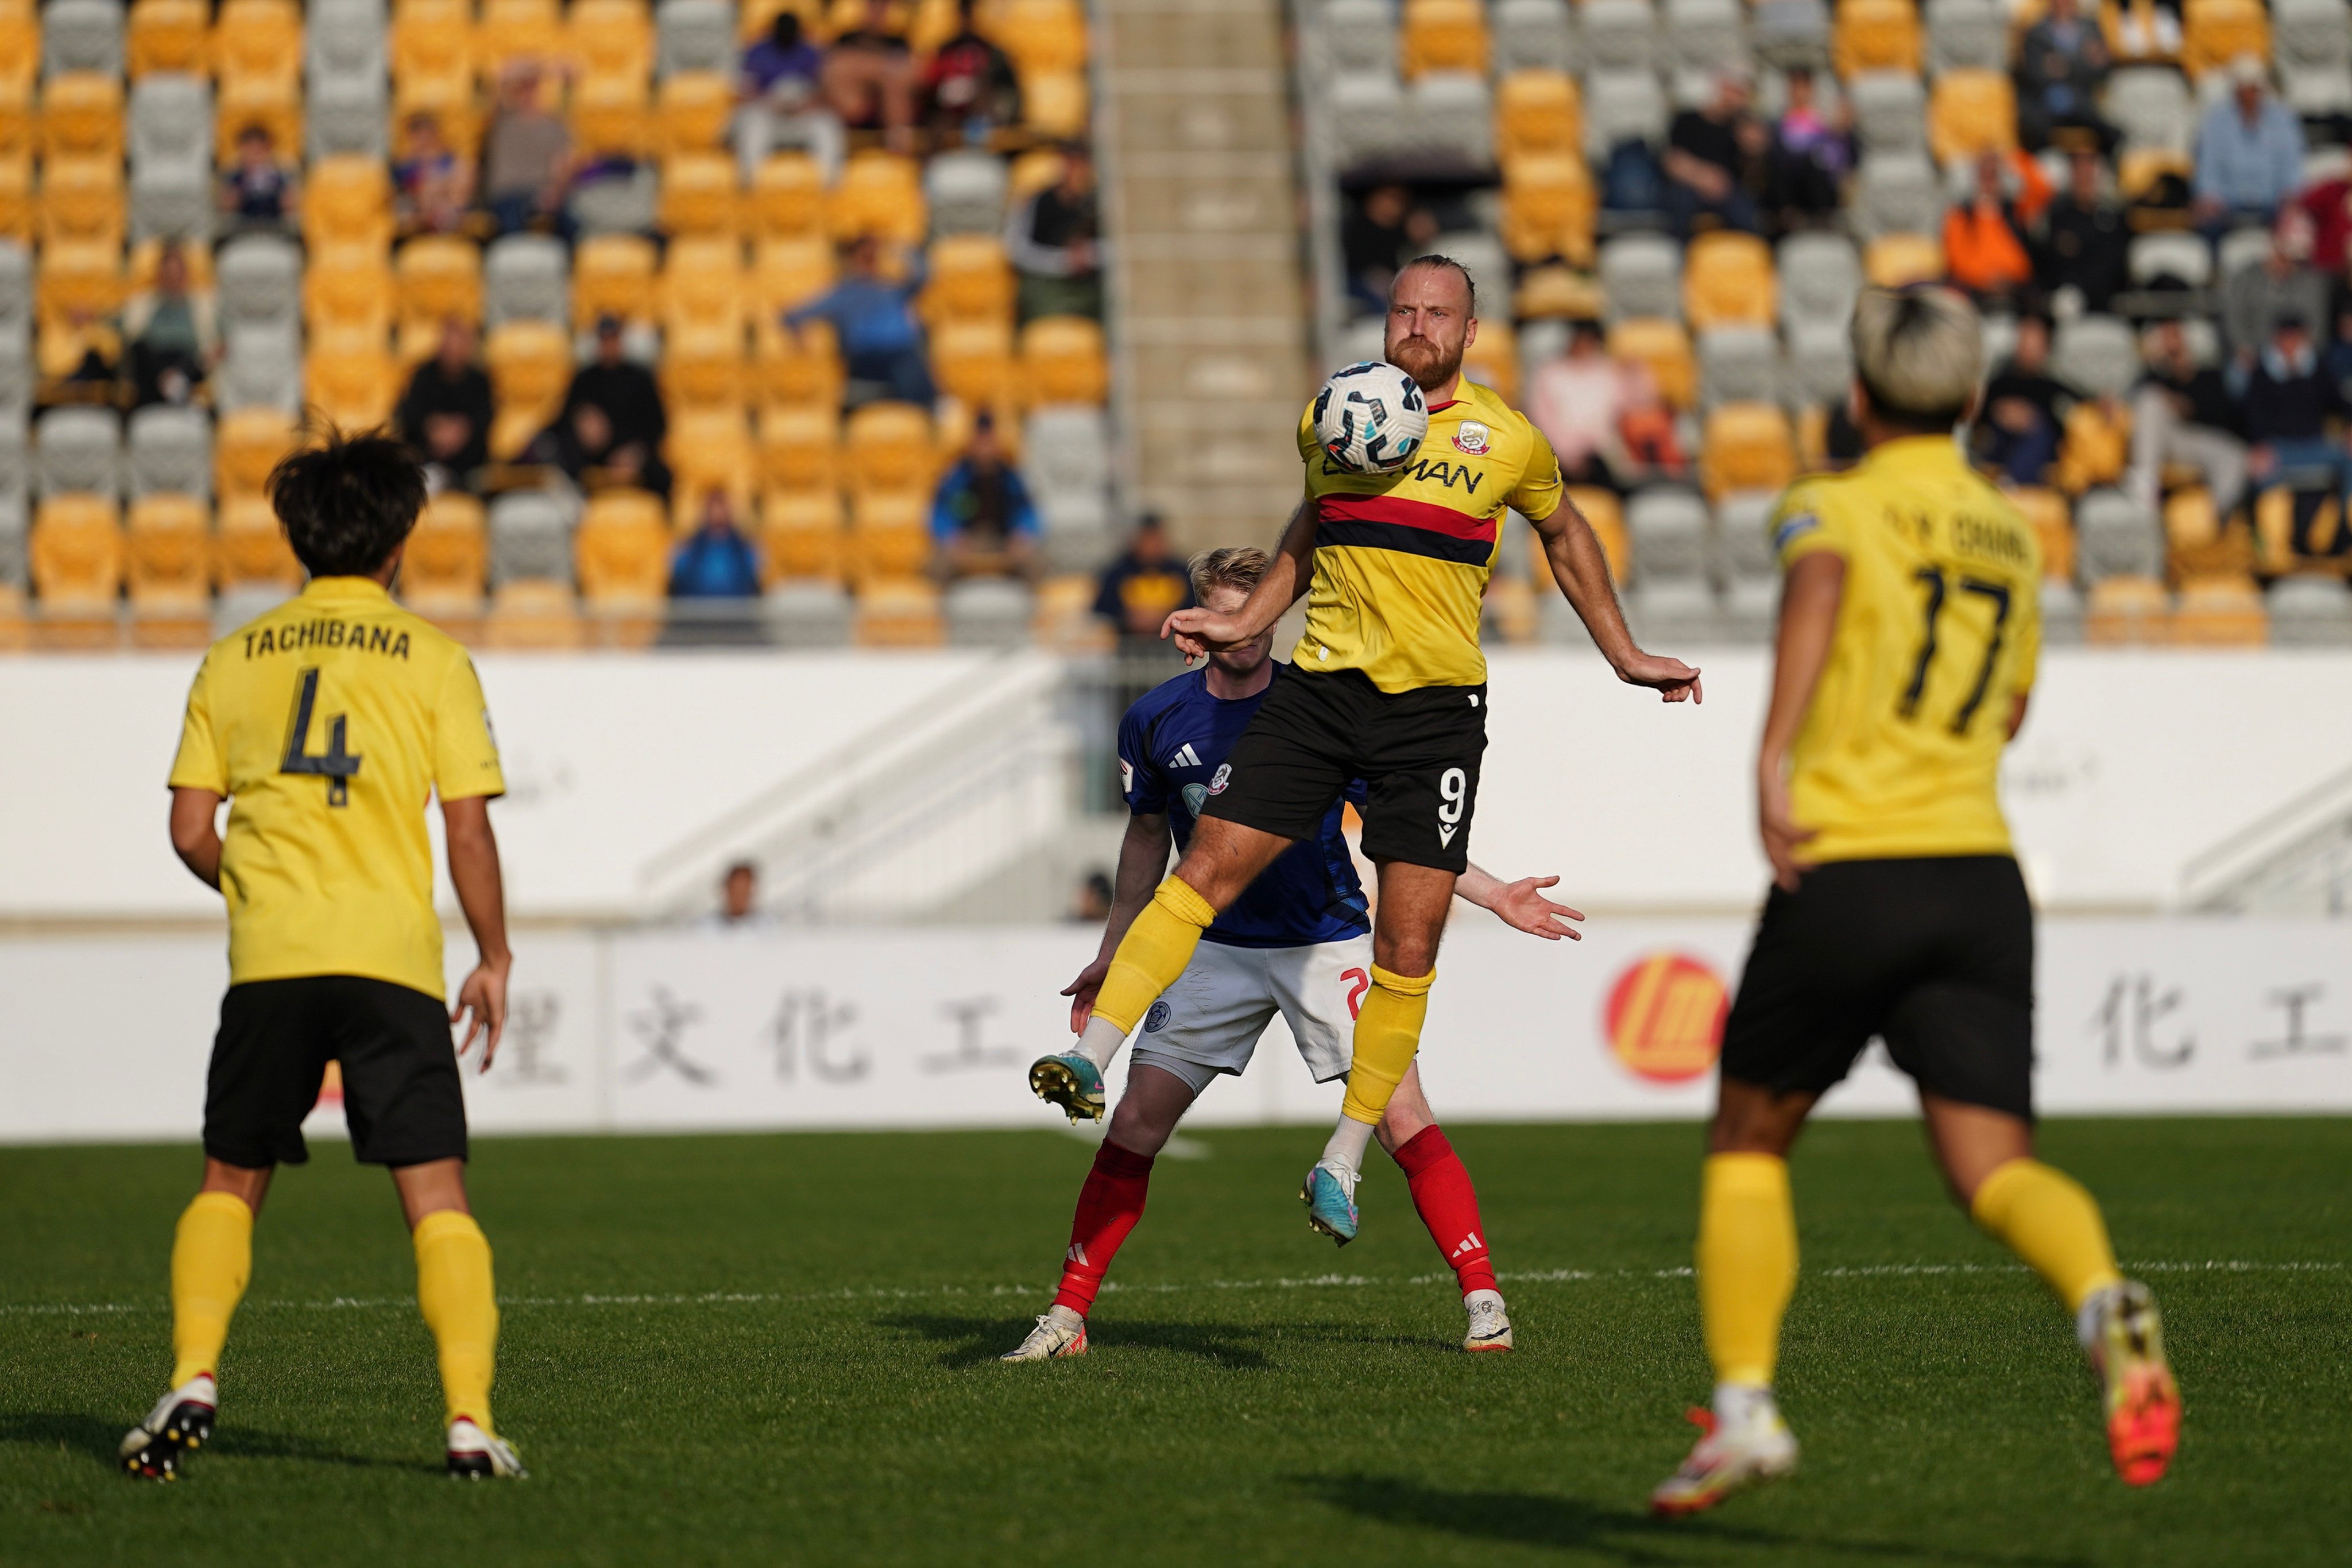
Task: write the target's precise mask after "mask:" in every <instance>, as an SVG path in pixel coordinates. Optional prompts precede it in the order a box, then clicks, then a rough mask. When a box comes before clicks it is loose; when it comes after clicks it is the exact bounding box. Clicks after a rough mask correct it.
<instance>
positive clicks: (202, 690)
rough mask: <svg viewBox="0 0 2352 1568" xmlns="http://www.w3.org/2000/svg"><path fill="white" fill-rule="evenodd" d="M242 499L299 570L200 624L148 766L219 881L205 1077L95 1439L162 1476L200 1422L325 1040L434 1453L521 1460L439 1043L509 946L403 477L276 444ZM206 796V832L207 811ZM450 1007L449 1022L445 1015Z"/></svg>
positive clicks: (498, 1461)
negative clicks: (121, 1416)
mask: <svg viewBox="0 0 2352 1568" xmlns="http://www.w3.org/2000/svg"><path fill="white" fill-rule="evenodd" d="M269 496H270V500H271V502H272V504H273V506H274V507H275V508H276V510H277V513H278V519H279V521H280V522H281V524H282V525H283V526H284V528H285V530H286V536H287V539H288V542H289V543H290V544H291V545H292V547H293V549H294V554H295V555H296V557H297V558H298V559H300V561H301V562H302V565H303V566H304V568H305V569H306V570H308V571H309V572H310V583H309V585H308V586H306V587H305V588H304V589H303V590H302V591H301V592H300V593H299V594H298V595H297V596H295V597H294V598H293V599H292V600H289V601H288V602H286V603H285V604H282V605H280V606H279V607H278V608H277V609H275V610H273V611H271V612H268V614H266V615H264V616H262V617H261V618H260V619H259V620H257V621H255V622H252V623H251V624H249V625H247V626H246V627H244V628H243V629H242V630H240V631H238V632H235V633H233V634H232V635H230V636H228V637H226V638H224V639H222V640H221V641H220V642H218V643H214V644H213V646H212V649H211V651H210V652H209V653H206V654H205V662H204V664H203V666H202V668H201V669H199V670H198V672H197V674H196V679H195V684H194V688H193V689H192V690H191V691H190V692H189V694H188V707H187V716H186V720H185V723H184V727H183V728H182V731H181V737H180V751H179V755H178V757H177V758H175V759H174V760H173V764H172V775H171V787H172V814H171V827H172V845H173V849H174V850H175V851H177V852H178V853H179V856H180V858H181V860H182V861H183V862H185V863H186V865H187V867H188V869H189V870H190V871H191V872H193V873H195V875H196V876H197V877H198V878H200V879H201V880H202V881H203V882H205V884H206V885H208V886H212V887H215V888H218V889H219V890H220V891H221V893H222V894H223V895H224V896H225V897H226V901H227V904H228V930H229V944H228V946H229V986H228V992H227V994H226V996H225V997H224V998H222V999H221V1010H220V1030H219V1033H218V1034H217V1035H216V1036H215V1040H214V1042H213V1054H212V1064H211V1069H210V1071H209V1073H208V1075H207V1081H206V1085H205V1130H204V1145H205V1169H204V1179H203V1183H202V1186H201V1189H200V1190H199V1191H198V1192H197V1194H196V1197H195V1199H194V1202H192V1203H190V1204H189V1205H188V1207H187V1209H186V1211H185V1212H184V1214H182V1215H181V1217H180V1222H179V1227H178V1229H177V1231H176V1232H175V1234H174V1236H173V1244H172V1351H173V1358H174V1361H175V1365H174V1367H173V1373H172V1385H171V1388H170V1391H169V1392H167V1393H166V1394H164V1396H163V1398H162V1399H161V1400H159V1401H158V1402H157V1403H156V1405H155V1407H154V1409H153V1410H152V1412H151V1413H150V1414H149V1415H148V1416H147V1418H146V1419H145V1420H144V1421H142V1422H141V1423H140V1424H139V1425H138V1426H137V1427H132V1428H131V1432H130V1434H129V1436H127V1437H124V1438H123V1440H122V1447H121V1460H122V1464H123V1466H124V1468H125V1469H128V1470H129V1471H130V1472H131V1474H132V1475H137V1476H146V1477H151V1478H155V1479H171V1478H172V1477H173V1475H175V1474H176V1473H177V1472H178V1469H179V1466H180V1459H181V1456H182V1455H183V1453H184V1452H185V1451H186V1450H189V1449H193V1448H198V1447H200V1446H201V1445H202V1444H203V1443H204V1442H205V1440H206V1439H208V1438H209V1437H211V1436H212V1434H213V1427H214V1425H215V1420H216V1419H217V1412H218V1409H219V1405H220V1393H219V1384H220V1357H221V1351H222V1349H223V1347H224V1346H225V1345H226V1343H227V1339H228V1328H229V1320H230V1318H231V1316H232V1315H233V1314H234V1313H235V1312H236V1305H237V1302H238V1301H239V1300H240V1299H241V1298H242V1297H243V1295H244V1293H245V1287H246V1281H247V1278H248V1277H249V1276H250V1274H251V1272H252V1265H253V1225H254V1217H255V1215H256V1214H257V1212H258V1211H259V1209H260V1207H261V1202H262V1199H263V1197H265V1196H266V1195H267V1194H268V1190H269V1184H270V1177H271V1176H272V1175H273V1174H274V1173H275V1171H276V1169H277V1167H278V1166H279V1165H280V1164H289V1165H299V1164H301V1163H302V1162H303V1161H304V1160H306V1159H308V1158H309V1157H310V1155H309V1151H308V1149H307V1148H306V1147H305V1146H304V1144H303V1139H302V1121H303V1118H304V1117H305V1116H306V1115H307V1114H309V1113H310V1108H311V1106H312V1105H313V1104H314V1103H316V1102H317V1100H318V1098H319V1089H320V1082H321V1081H322V1079H323V1078H324V1076H325V1072H326V1068H327V1064H328V1063H329V1062H330V1061H335V1062H339V1063H340V1064H341V1071H342V1092H343V1114H344V1119H345V1120H346V1121H347V1122H348V1123H349V1124H351V1134H352V1154H353V1155H355V1156H356V1157H357V1158H359V1159H360V1160H362V1161H363V1162H365V1163H367V1164H370V1165H381V1166H389V1167H390V1168H391V1171H392V1179H393V1186H394V1189H395V1191H396V1192H397V1193H398V1195H399V1197H400V1204H401V1209H402V1212H403V1214H404V1216H405V1218H406V1219H407V1222H408V1227H409V1232H410V1238H411V1240H412V1242H413V1244H414V1247H415V1254H416V1297H417V1303H418V1305H419V1306H420V1307H421V1308H422V1309H423V1311H424V1314H425V1324H426V1326H427V1327H428V1328H430V1329H431V1330H432V1333H433V1338H434V1343H435V1346H436V1350H437V1352H438V1355H439V1360H440V1368H441V1383H442V1389H443V1393H444V1395H445V1396H446V1406H445V1416H446V1419H445V1424H444V1426H445V1433H446V1459H447V1464H448V1469H449V1472H450V1473H451V1474H452V1475H456V1476H462V1477H467V1478H474V1477H482V1476H520V1475H521V1474H522V1466H521V1464H520V1461H519V1460H518V1459H517V1458H516V1457H515V1452H514V1449H513V1448H510V1447H509V1445H508V1444H507V1443H505V1442H504V1441H503V1440H501V1439H500V1438H499V1437H498V1436H497V1434H496V1429H495V1428H494V1427H492V1426H491V1424H490V1403H489V1401H490V1377H491V1369H492V1363H493V1360H494V1358H495V1355H496V1351H497V1343H498V1324H499V1311H498V1303H497V1299H496V1297H495V1296H494V1295H493V1293H492V1291H491V1282H490V1249H489V1243H488V1241H487V1240H486V1239H484V1238H483V1236H482V1231H481V1228H480V1227H479V1226H478V1225H477V1224H476V1223H475V1222H474V1218H473V1215H472V1213H471V1212H470V1210H469V1208H468V1207H467V1197H466V1182H465V1168H466V1155H467V1137H466V1104H465V1099H464V1096H463V1094H462V1093H461V1092H460V1087H459V1083H458V1078H457V1056H458V1054H459V1053H461V1052H462V1051H465V1050H467V1048H469V1047H471V1045H472V1044H473V1042H474V1040H475V1038H476V1037H477V1036H478V1035H484V1034H487V1039H486V1040H484V1043H483V1047H482V1058H481V1062H482V1067H483V1069H484V1070H485V1071H487V1070H488V1067H489V1064H490V1060H491V1058H492V1056H493V1055H495V1054H496V1052H497V1051H498V1045H499V1033H500V1031H501V1030H502V1029H503V1028H504V1026H505V1021H506V1010H507V1004H506V998H507V976H508V973H509V967H511V965H512V963H513V956H512V954H511V953H510V952H509V949H508V946H507V938H506V915H505V910H504V898H503V893H502V891H501V880H500V876H499V853H498V842H497V840H496V839H495V837H494V836H493V835H492V833H491V831H490V819H489V801H490V800H491V798H492V797H494V796H497V795H499V794H501V793H503V792H504V791H505V789H506V785H505V781H504V779H503V777H502V775H501V772H500V769H499V753H498V745H497V742H496V741H495V740H494V739H493V738H492V737H491V734H490V724H489V714H488V711H487V709H486V708H485V706H484V705H483V701H482V687H481V683H480V682H479V681H478V679H476V677H475V674H474V666H473V662H472V661H471V660H470V659H469V658H467V654H466V650H465V649H464V648H463V647H461V646H459V645H458V644H457V643H456V642H455V641H454V640H452V639H451V638H450V637H448V636H447V635H446V634H445V633H444V632H440V631H439V630H437V629H436V628H435V627H434V626H433V625H432V624H431V623H430V622H426V621H425V620H424V619H422V618H421V617H419V616H416V615H413V614H411V613H409V612H407V611H406V610H404V609H403V608H401V607H400V606H399V605H398V604H395V603H394V602H393V600H392V595H391V592H390V588H391V584H392V581H393V579H394V576H395V575H396V574H397V573H398V571H399V570H400V560H401V554H402V551H403V549H404V546H405V543H406V540H407V538H408V534H409V531H410V529H411V528H414V527H415V522H416V517H417V514H418V513H419V512H420V511H421V510H422V509H423V507H424V505H425V476H424V474H423V472H422V470H420V469H419V468H418V467H417V465H415V462H414V461H413V460H412V459H411V458H410V457H409V456H408V455H407V453H406V452H405V451H404V449H403V448H402V447H401V445H400V444H399V443H397V442H395V441H393V440H391V439H389V438H386V437H381V436H367V437H361V438H358V439H354V440H344V439H341V438H335V439H331V440H330V441H329V442H327V444H324V445H323V446H320V447H317V448H314V449H312V450H310V451H305V452H299V453H297V454H296V455H293V456H291V457H289V458H288V459H287V460H286V461H285V462H284V463H282V464H280V465H278V469H277V471H276V472H275V473H273V474H272V475H271V476H270V477H269ZM436 794H437V795H438V796H439V797H440V800H441V811H442V817H443V820H444V821H445V823H446V827H447V830H448V851H449V880H450V883H451V885H452V886H453V888H454V889H455V891H456V893H457V902H458V904H459V906H460V907H461V908H462V909H463V910H464V911H465V915H466V920H467V925H469V926H470V927H471V929H472V931H473V934H474V941H475V946H476V947H477V948H478V952H479V962H478V965H477V966H476V967H475V969H474V971H473V972H472V973H471V974H469V975H468V976H467V977H466V979H465V981H464V983H463V984H462V985H460V986H459V988H458V990H457V1009H456V1010H455V1011H451V1010H449V1009H446V1007H445V1005H444V1003H443V999H442V998H443V996H444V995H445V993H444V991H443V989H442V973H441V945H442V944H441V922H440V919H439V917H438V916H437V915H436V914H435V913H434V907H433V859H432V849H431V845H430V843H429V841H427V839H426V837H425V807H426V804H427V802H428V800H430V799H431V798H432V797H433V796H435V795H436ZM223 800H226V801H228V802H229V813H228V831H227V833H226V837H223V836H222V835H221V834H219V833H218V832H216V831H215V827H214V822H215V816H216V814H217V812H218V810H219V809H220V805H221V802H222V801H223ZM468 1014H470V1015H471V1022H470V1023H469V1024H468V1027H467V1033H466V1040H465V1042H464V1044H462V1045H459V1046H457V1047H456V1048H455V1049H453V1048H452V1044H451V1040H450V1026H451V1025H452V1024H453V1023H456V1022H457V1021H458V1020H459V1019H461V1018H463V1017H466V1016H467V1015H468Z"/></svg>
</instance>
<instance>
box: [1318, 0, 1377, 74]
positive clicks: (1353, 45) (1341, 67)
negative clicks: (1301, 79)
mask: <svg viewBox="0 0 2352 1568" xmlns="http://www.w3.org/2000/svg"><path fill="white" fill-rule="evenodd" d="M1314 39H1315V60H1316V64H1317V65H1318V67H1319V68H1321V69H1323V70H1324V71H1327V72H1334V73H1337V72H1349V71H1385V72H1388V73H1390V74H1391V75H1393V74H1395V71H1396V68H1397V41H1396V12H1395V11H1394V10H1393V9H1391V7H1390V6H1389V5H1385V4H1384V3H1383V0H1328V4H1326V5H1324V6H1323V7H1322V8H1321V10H1320V11H1319V13H1318V14H1317V16H1316V20H1315V32H1314Z"/></svg>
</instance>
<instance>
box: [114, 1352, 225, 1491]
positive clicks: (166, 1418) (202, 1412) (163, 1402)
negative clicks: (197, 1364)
mask: <svg viewBox="0 0 2352 1568" xmlns="http://www.w3.org/2000/svg"><path fill="white" fill-rule="evenodd" d="M219 1410H220V1386H219V1385H218V1384H216V1383H215V1382H214V1380H213V1375H212V1374H211V1373H209V1372H205V1373H199V1374H197V1375H195V1376H194V1377H191V1378H190V1379H188V1380H187V1381H186V1382H185V1383H183V1384H182V1385H180V1386H178V1387H177V1388H174V1389H173V1390H172V1391H171V1392H170V1393H169V1394H166V1395H164V1396H163V1398H161V1399H158V1400H157V1401H155V1408H154V1409H152V1410H150V1411H149V1412H147V1419H145V1420H144V1421H142V1422H140V1423H139V1425H137V1426H136V1427H131V1430H130V1431H129V1432H128V1433H126V1434H124V1436H123V1438H122V1446H121V1448H119V1449H118V1450H116V1451H117V1453H118V1454H119V1456H120V1457H121V1460H122V1468H123V1469H125V1470H128V1471H129V1472H130V1473H131V1474H132V1475H134V1476H143V1477H145V1478H146V1479H149V1480H156V1481H168V1480H170V1479H173V1477H174V1476H176V1475H178V1474H179V1473H180V1456H181V1455H182V1454H183V1453H193V1452H194V1450H196V1449H198V1448H203V1447H204V1446H205V1439H206V1438H208V1437H211V1436H212V1435H213V1420H214V1418H215V1416H216V1415H217V1414H218V1413H219Z"/></svg>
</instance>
